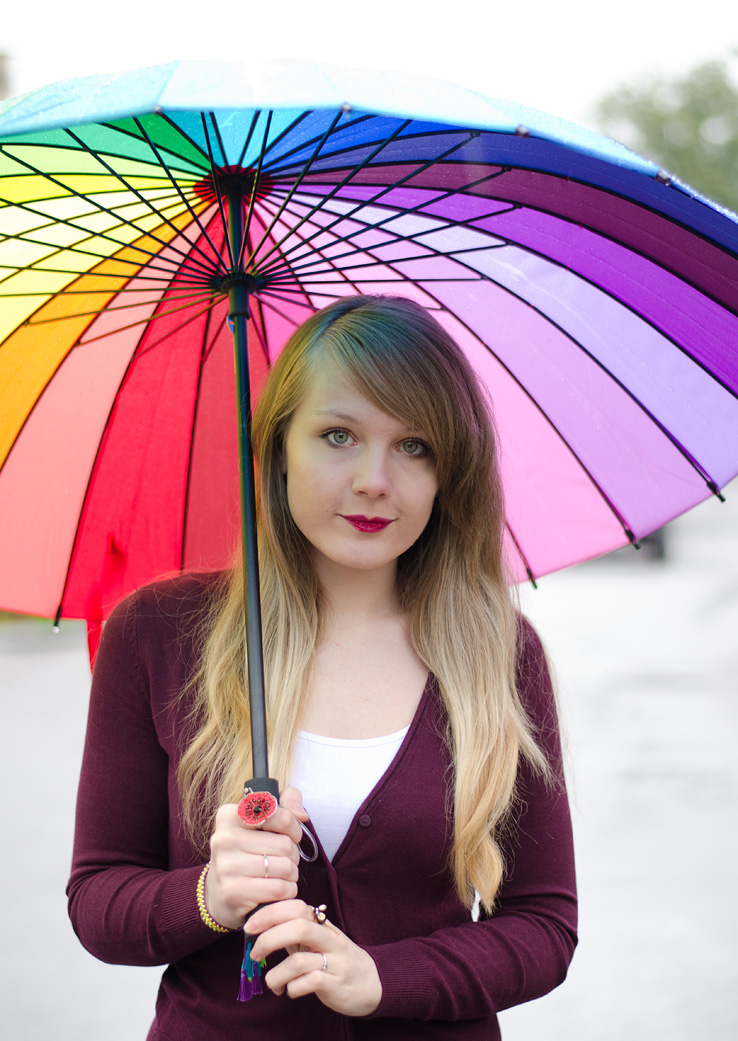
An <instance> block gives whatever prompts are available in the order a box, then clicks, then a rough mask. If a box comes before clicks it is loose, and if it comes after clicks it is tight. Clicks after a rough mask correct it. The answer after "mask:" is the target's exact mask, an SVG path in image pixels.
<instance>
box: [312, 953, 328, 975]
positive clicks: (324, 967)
mask: <svg viewBox="0 0 738 1041" xmlns="http://www.w3.org/2000/svg"><path fill="white" fill-rule="evenodd" d="M315 953H316V954H322V951H316V952H315ZM320 971H321V972H328V959H327V958H326V956H325V954H323V968H322V969H321V970H320Z"/></svg>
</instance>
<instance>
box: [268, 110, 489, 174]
mask: <svg viewBox="0 0 738 1041" xmlns="http://www.w3.org/2000/svg"><path fill="white" fill-rule="evenodd" d="M385 118H394V119H396V120H399V119H400V118H401V117H399V116H394V117H379V116H377V115H374V114H365V115H362V116H359V117H357V118H356V119H354V120H352V121H351V122H349V123H345V124H344V126H345V127H346V128H347V129H348V128H349V127H354V126H356V125H357V123H363V122H367V121H371V120H375V119H385ZM417 122H418V120H417V119H413V118H412V117H411V118H409V119H403V123H404V125H405V127H407V126H412V124H413V123H417ZM393 133H394V132H393ZM468 133H474V135H475V137H479V136H480V135H481V134H482V131H481V130H478V129H475V130H473V131H472V130H471V128H470V127H465V126H461V125H460V126H455V127H445V128H444V129H443V130H435V131H428V130H423V131H422V132H420V133H410V134H405V136H404V138H403V140H404V141H413V140H416V139H417V140H420V141H427V140H429V139H430V138H432V137H449V136H451V135H453V136H458V135H459V134H468ZM313 140H315V138H313ZM379 140H380V139H379V138H375V139H374V140H373V141H371V140H367V141H363V142H362V143H361V144H360V145H356V144H350V145H346V146H345V147H341V148H336V149H335V150H334V151H333V152H331V153H330V156H326V159H328V158H331V159H336V160H337V162H336V163H335V165H334V166H332V167H331V166H326V167H324V169H323V170H321V173H323V172H326V173H330V172H334V171H338V170H343V169H345V168H346V166H347V165H348V166H351V167H353V166H355V164H354V162H353V161H352V159H351V158H350V157H351V156H352V155H353V153H355V152H357V151H363V150H364V149H366V148H373V147H374V145H375V144H377V143H379ZM309 143H310V142H305V143H303V144H301V145H298V146H296V147H295V148H294V149H293V150H292V152H291V153H287V154H288V155H290V154H292V155H294V154H295V153H296V152H297V153H299V152H301V151H303V150H304V149H305V147H306V146H307V144H309ZM455 148H456V146H452V147H451V149H450V150H451V151H455ZM283 159H284V157H280V160H279V161H280V162H282V161H283ZM340 159H342V160H344V161H343V162H341V163H340V164H339V163H338V160H340ZM434 162H438V159H437V158H436V159H433V160H431V163H434ZM297 168H298V167H297V164H293V168H292V169H293V170H294V169H297ZM272 169H273V168H272V167H270V173H271V170H272ZM271 176H272V177H274V178H275V179H276V178H278V177H280V176H281V177H284V178H286V179H290V178H291V177H293V176H294V173H293V172H291V170H290V169H284V170H282V171H279V170H276V171H275V172H274V173H271Z"/></svg>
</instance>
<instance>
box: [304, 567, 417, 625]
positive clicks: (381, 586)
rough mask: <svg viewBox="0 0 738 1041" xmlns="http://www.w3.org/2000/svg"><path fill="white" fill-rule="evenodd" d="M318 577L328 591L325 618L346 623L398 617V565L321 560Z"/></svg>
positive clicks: (333, 622)
mask: <svg viewBox="0 0 738 1041" xmlns="http://www.w3.org/2000/svg"><path fill="white" fill-rule="evenodd" d="M321 565H322V566H321V567H320V568H319V569H318V581H319V582H320V586H321V589H322V591H323V593H324V594H325V611H326V618H325V622H326V623H327V625H328V627H329V628H330V627H331V626H332V624H336V623H340V624H341V625H346V624H347V623H349V622H350V621H355V622H357V623H361V622H364V621H369V620H372V619H374V620H377V621H379V620H382V619H388V618H397V617H398V616H399V615H400V614H401V612H400V604H399V600H398V597H397V568H396V566H395V565H396V562H395V561H392V566H388V567H387V568H382V569H378V570H371V571H364V570H361V569H358V568H357V569H351V568H344V567H338V566H332V565H331V562H330V561H325V560H323V561H321Z"/></svg>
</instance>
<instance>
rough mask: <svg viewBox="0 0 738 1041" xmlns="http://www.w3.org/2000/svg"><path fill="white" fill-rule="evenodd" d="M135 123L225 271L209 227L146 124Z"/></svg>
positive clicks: (136, 119)
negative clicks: (168, 163) (174, 173)
mask: <svg viewBox="0 0 738 1041" xmlns="http://www.w3.org/2000/svg"><path fill="white" fill-rule="evenodd" d="M134 123H135V124H136V126H137V127H138V128H139V130H140V131H141V133H142V134H143V136H144V138H145V139H146V143H147V144H148V145H149V147H150V148H151V150H152V152H153V153H154V155H155V156H156V158H157V161H158V162H159V163H160V165H161V166H162V168H163V169H164V170H165V171H166V174H167V177H168V178H169V180H170V181H171V182H172V184H173V185H174V187H175V188H176V190H177V193H178V195H179V197H180V199H181V200H182V202H183V203H184V204H185V206H186V207H187V210H188V212H189V214H190V216H191V217H192V219H193V221H194V222H195V224H196V225H197V226H198V228H199V229H200V231H201V232H202V234H203V235H204V236H205V238H206V239H207V241H208V243H209V244H210V247H211V249H212V250H213V253H214V254H215V256H216V257H217V264H218V267H219V268H220V269H221V270H223V271H225V265H224V264H223V260H222V258H221V256H220V253H219V251H218V250H217V249H216V247H215V245H214V243H213V241H212V239H211V238H210V235H209V234H208V230H207V228H206V227H205V226H204V225H203V224H201V223H200V218H199V217H198V215H197V214H196V213H195V211H194V210H193V209H192V207H191V206H190V204H189V202H188V200H187V197H186V196H185V194H184V192H183V191H182V189H181V187H180V185H179V184H178V182H177V181H176V179H175V178H174V176H173V175H172V172H171V170H170V169H169V167H168V166H167V164H166V163H165V162H164V159H163V157H162V155H161V153H160V152H159V150H158V148H157V147H156V145H155V144H154V142H153V141H152V140H151V138H150V137H149V135H148V134H147V133H146V129H145V128H144V126H143V125H142V123H141V121H140V120H139V119H138V118H134ZM193 245H194V246H195V248H196V249H197V251H198V252H199V253H201V254H202V255H203V256H204V257H205V258H206V260H208V262H209V263H212V261H211V260H210V258H209V257H208V256H207V254H206V253H205V252H204V250H202V249H201V248H200V246H199V245H197V243H193Z"/></svg>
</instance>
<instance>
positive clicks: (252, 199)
mask: <svg viewBox="0 0 738 1041" xmlns="http://www.w3.org/2000/svg"><path fill="white" fill-rule="evenodd" d="M271 125H272V112H271V111H270V112H269V115H268V117H267V123H266V127H265V128H264V136H263V137H262V139H261V148H260V149H259V158H258V161H257V163H256V174H255V176H254V179H253V182H252V185H251V194H250V196H249V207H248V211H247V213H246V218H245V220H244V225H243V238H242V239H241V244H240V246H239V249H238V263H237V265H236V266H237V268H238V270H241V265H242V264H243V258H244V253H245V250H246V243H247V242H248V241H249V229H250V227H251V218H252V217H253V215H254V203H255V201H256V192H257V189H258V186H259V178H260V177H261V168H262V162H263V159H264V151H265V146H266V142H267V139H268V137H269V130H270V128H271Z"/></svg>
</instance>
